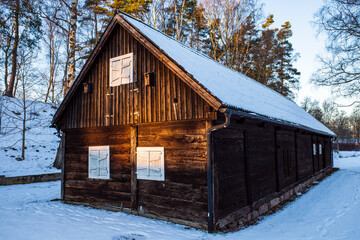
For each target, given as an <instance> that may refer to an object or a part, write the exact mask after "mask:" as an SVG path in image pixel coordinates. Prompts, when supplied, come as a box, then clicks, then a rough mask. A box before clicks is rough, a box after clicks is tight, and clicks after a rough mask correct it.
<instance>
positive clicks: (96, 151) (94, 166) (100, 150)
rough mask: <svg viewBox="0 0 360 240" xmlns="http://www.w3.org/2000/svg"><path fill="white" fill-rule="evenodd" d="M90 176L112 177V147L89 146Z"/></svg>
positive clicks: (99, 177)
mask: <svg viewBox="0 0 360 240" xmlns="http://www.w3.org/2000/svg"><path fill="white" fill-rule="evenodd" d="M89 178H98V179H110V147H109V146H96V147H89Z"/></svg>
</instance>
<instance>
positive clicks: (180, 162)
mask: <svg viewBox="0 0 360 240" xmlns="http://www.w3.org/2000/svg"><path fill="white" fill-rule="evenodd" d="M138 146H139V147H160V146H161V147H164V148H165V181H149V180H138V206H141V207H142V209H143V210H144V211H149V212H151V213H156V214H160V215H163V216H167V217H173V218H180V219H184V220H190V221H194V222H206V221H207V188H206V146H207V145H206V131H205V122H189V121H186V122H174V123H159V124H145V125H139V127H138Z"/></svg>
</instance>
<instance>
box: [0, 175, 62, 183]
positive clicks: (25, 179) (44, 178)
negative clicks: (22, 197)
mask: <svg viewBox="0 0 360 240" xmlns="http://www.w3.org/2000/svg"><path fill="white" fill-rule="evenodd" d="M60 179H61V173H48V174H39V175H28V176H17V177H5V176H4V175H0V185H14V184H27V183H36V182H51V181H57V180H60Z"/></svg>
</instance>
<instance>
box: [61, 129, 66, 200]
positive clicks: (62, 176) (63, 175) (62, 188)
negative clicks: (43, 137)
mask: <svg viewBox="0 0 360 240" xmlns="http://www.w3.org/2000/svg"><path fill="white" fill-rule="evenodd" d="M65 138H66V133H65V132H63V134H62V136H61V140H60V141H61V147H62V148H63V150H62V154H63V157H62V159H61V199H62V200H65V161H66V152H65V149H66V147H65V146H66V145H65V144H66V141H65Z"/></svg>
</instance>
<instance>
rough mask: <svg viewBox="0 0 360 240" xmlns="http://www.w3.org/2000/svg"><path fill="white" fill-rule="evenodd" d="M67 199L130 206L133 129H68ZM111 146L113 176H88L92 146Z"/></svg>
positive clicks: (65, 196) (66, 162)
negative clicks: (97, 177) (131, 137)
mask: <svg viewBox="0 0 360 240" xmlns="http://www.w3.org/2000/svg"><path fill="white" fill-rule="evenodd" d="M65 141H66V149H65V169H66V172H65V181H64V186H65V188H64V194H65V195H64V199H65V200H70V201H77V202H100V203H101V202H102V203H108V204H112V205H115V206H124V207H130V202H131V183H130V180H131V164H130V128H129V127H125V126H124V127H117V128H97V129H96V128H92V129H72V130H71V131H67V132H66V140H65ZM104 145H109V146H110V179H109V180H103V179H89V178H88V148H89V146H104Z"/></svg>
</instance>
